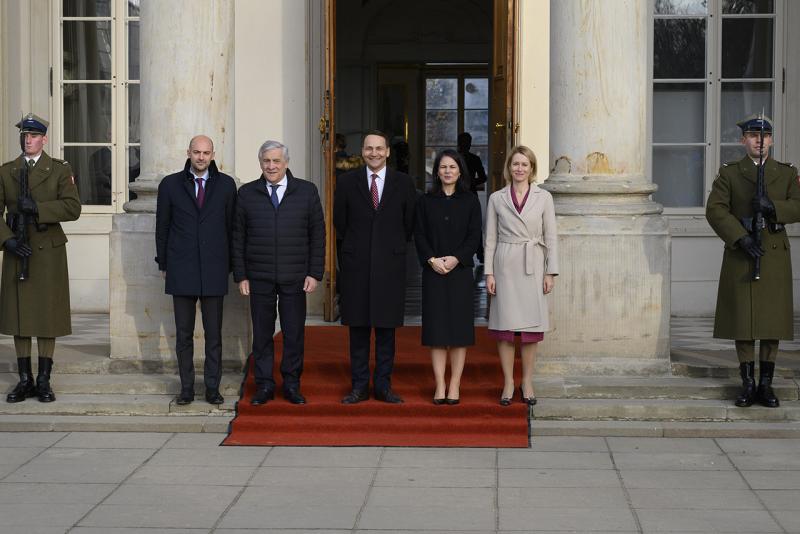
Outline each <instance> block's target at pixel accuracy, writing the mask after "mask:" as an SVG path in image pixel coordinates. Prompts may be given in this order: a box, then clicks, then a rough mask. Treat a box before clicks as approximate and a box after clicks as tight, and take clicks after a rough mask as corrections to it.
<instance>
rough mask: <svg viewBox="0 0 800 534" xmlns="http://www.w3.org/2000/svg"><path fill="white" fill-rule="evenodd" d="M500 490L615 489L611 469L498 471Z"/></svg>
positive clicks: (615, 478)
mask: <svg viewBox="0 0 800 534" xmlns="http://www.w3.org/2000/svg"><path fill="white" fill-rule="evenodd" d="M498 480H499V485H500V487H501V488H617V487H621V484H620V481H619V477H618V475H617V473H616V472H615V471H614V470H612V469H519V468H512V469H500V470H499V478H498Z"/></svg>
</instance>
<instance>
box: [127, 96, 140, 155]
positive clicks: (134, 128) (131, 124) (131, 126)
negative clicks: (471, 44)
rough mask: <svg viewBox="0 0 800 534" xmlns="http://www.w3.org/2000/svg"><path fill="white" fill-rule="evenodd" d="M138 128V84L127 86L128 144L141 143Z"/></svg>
mask: <svg viewBox="0 0 800 534" xmlns="http://www.w3.org/2000/svg"><path fill="white" fill-rule="evenodd" d="M139 132H140V126H139V84H138V83H132V84H129V85H128V142H129V143H141V141H142V140H141V137H140V134H139Z"/></svg>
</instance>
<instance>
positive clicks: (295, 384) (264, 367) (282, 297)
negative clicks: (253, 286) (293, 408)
mask: <svg viewBox="0 0 800 534" xmlns="http://www.w3.org/2000/svg"><path fill="white" fill-rule="evenodd" d="M276 303H277V310H278V311H279V312H280V321H281V332H282V333H283V355H282V356H281V376H282V377H283V389H284V390H286V389H289V388H299V387H300V375H302V374H303V355H304V353H305V323H306V293H305V291H303V282H299V283H295V284H267V286H266V287H264V286H260V287H259V289H258V293H253V292H252V291H251V293H250V316H251V318H252V320H253V360H254V363H255V381H256V386H258V387H260V388H270V389H272V388H275V379H274V378H273V377H272V367H273V365H274V362H275V343H274V341H273V339H272V337H273V336H274V335H275V318H276Z"/></svg>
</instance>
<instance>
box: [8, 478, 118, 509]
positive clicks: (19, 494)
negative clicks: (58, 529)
mask: <svg viewBox="0 0 800 534" xmlns="http://www.w3.org/2000/svg"><path fill="white" fill-rule="evenodd" d="M116 487H117V486H116V484H84V483H76V484H51V483H46V482H44V483H24V482H21V483H13V482H0V503H3V504H37V503H39V504H98V503H99V502H100V501H102V500H103V499H105V498H106V497H108V495H109V494H110V493H111V492H112V491H114V489H115V488H116Z"/></svg>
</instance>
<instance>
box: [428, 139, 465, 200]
mask: <svg viewBox="0 0 800 534" xmlns="http://www.w3.org/2000/svg"><path fill="white" fill-rule="evenodd" d="M445 156H447V157H448V158H452V159H453V160H454V161H455V162H456V165H458V172H459V176H458V181H457V182H456V191H458V192H461V193H464V192H468V191H469V171H468V170H467V164H466V162H464V158H463V157H462V156H461V154H459V153H458V152H457V151H455V150H453V149H452V148H445V149H444V150H442V151H441V152H439V153H438V154H436V159H435V160H433V168H432V169H431V174H432V175H433V183H432V184H431V193H434V194H438V193H441V192H442V180H441V179H440V178H439V165H440V164H441V163H442V158H443V157H445Z"/></svg>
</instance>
